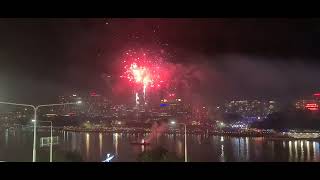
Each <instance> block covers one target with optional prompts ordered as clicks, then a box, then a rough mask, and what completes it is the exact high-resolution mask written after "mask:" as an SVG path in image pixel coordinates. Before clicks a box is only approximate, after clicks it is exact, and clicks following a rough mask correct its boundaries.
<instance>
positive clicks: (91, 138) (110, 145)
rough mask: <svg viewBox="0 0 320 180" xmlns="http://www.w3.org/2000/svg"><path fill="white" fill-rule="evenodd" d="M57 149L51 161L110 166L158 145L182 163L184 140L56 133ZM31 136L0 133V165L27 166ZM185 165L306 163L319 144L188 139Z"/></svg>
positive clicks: (316, 155)
mask: <svg viewBox="0 0 320 180" xmlns="http://www.w3.org/2000/svg"><path fill="white" fill-rule="evenodd" d="M48 136H50V133H49V132H39V133H38V137H39V139H38V142H37V149H38V151H37V152H38V156H41V158H40V157H38V156H37V158H38V159H40V160H39V161H49V147H48V146H41V142H40V137H48ZM54 136H58V144H57V145H54V146H53V152H54V156H53V161H64V160H63V158H62V159H61V158H59V156H60V154H59V153H62V152H68V151H73V152H77V153H78V154H79V155H80V156H81V157H82V159H83V160H84V161H87V162H101V161H102V160H104V159H105V158H106V156H107V154H108V153H110V154H111V155H115V157H114V159H112V162H134V161H137V156H138V154H139V153H141V152H143V151H146V150H148V149H146V148H151V147H154V146H155V145H159V146H162V147H165V148H166V149H167V150H169V151H170V152H174V153H175V154H176V155H177V156H178V157H179V158H181V159H182V160H183V157H184V136H183V135H173V134H171V135H163V136H161V137H159V138H158V139H155V140H154V141H153V142H152V144H153V145H152V146H140V145H132V144H131V142H133V141H137V140H141V139H142V138H145V137H147V136H148V134H142V133H140V134H138V133H136V134H125V133H85V132H67V131H55V132H54ZM32 142H33V133H32V132H31V131H21V130H4V131H1V132H0V161H14V162H24V161H32ZM187 144H188V146H187V147H188V160H189V161H191V162H239V161H241V162H246V161H250V162H265V161H276V162H287V161H288V162H296V161H300V162H306V161H315V162H319V161H320V152H319V148H320V144H319V141H313V140H270V139H268V138H263V137H240V138H239V137H226V136H205V135H188V136H187Z"/></svg>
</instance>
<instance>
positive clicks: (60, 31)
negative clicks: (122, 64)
mask: <svg viewBox="0 0 320 180" xmlns="http://www.w3.org/2000/svg"><path fill="white" fill-rule="evenodd" d="M132 47H141V48H150V47H152V48H153V49H160V50H163V51H165V52H166V53H168V54H170V59H169V61H170V62H171V63H172V64H175V65H177V66H178V67H179V68H181V69H183V70H184V71H183V72H181V73H182V74H183V73H185V74H187V75H188V77H192V78H191V79H190V81H188V93H190V94H191V96H190V97H192V98H194V99H196V100H200V101H202V100H204V101H205V102H206V103H215V102H218V101H222V100H230V99H280V100H288V99H292V98H300V97H304V96H307V95H310V94H312V93H314V92H316V91H320V80H319V77H320V71H319V67H320V62H318V59H319V58H320V19H150V18H149V19H112V18H104V19H0V100H3V101H15V102H20V103H36V104H38V103H50V102H52V101H54V100H55V98H56V96H58V95H61V94H64V93H72V92H87V91H91V90H94V91H98V92H100V93H102V94H104V93H107V92H109V91H108V89H110V88H112V87H110V86H113V85H110V83H106V81H105V80H104V79H103V76H104V75H112V77H113V80H112V83H113V84H116V83H117V81H119V80H118V78H117V77H118V76H119V74H118V73H119V67H118V66H117V65H118V64H117V63H118V59H119V57H120V54H121V53H123V52H124V51H125V50H127V49H130V48H132ZM117 96H119V97H120V96H121V97H126V96H122V95H121V94H115V97H117Z"/></svg>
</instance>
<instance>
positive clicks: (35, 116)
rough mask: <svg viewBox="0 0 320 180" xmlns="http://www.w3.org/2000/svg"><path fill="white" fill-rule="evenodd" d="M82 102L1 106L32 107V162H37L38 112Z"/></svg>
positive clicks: (8, 103) (7, 103)
mask: <svg viewBox="0 0 320 180" xmlns="http://www.w3.org/2000/svg"><path fill="white" fill-rule="evenodd" d="M81 103H82V101H77V102H75V103H62V104H44V105H38V106H34V105H30V104H18V103H11V102H1V101H0V104H6V105H13V106H24V107H31V108H32V109H33V111H34V126H33V151H32V162H36V153H37V152H36V142H37V133H36V131H37V123H36V122H37V111H38V109H39V108H40V107H51V106H64V105H68V104H81Z"/></svg>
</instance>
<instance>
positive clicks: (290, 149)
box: [289, 141, 293, 162]
mask: <svg viewBox="0 0 320 180" xmlns="http://www.w3.org/2000/svg"><path fill="white" fill-rule="evenodd" d="M292 158H293V157H292V142H291V141H289V162H291V161H292Z"/></svg>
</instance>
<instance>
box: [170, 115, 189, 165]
mask: <svg viewBox="0 0 320 180" xmlns="http://www.w3.org/2000/svg"><path fill="white" fill-rule="evenodd" d="M170 124H172V125H175V124H181V125H183V126H184V162H188V153H187V125H186V124H185V123H176V122H175V121H171V122H170Z"/></svg>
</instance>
